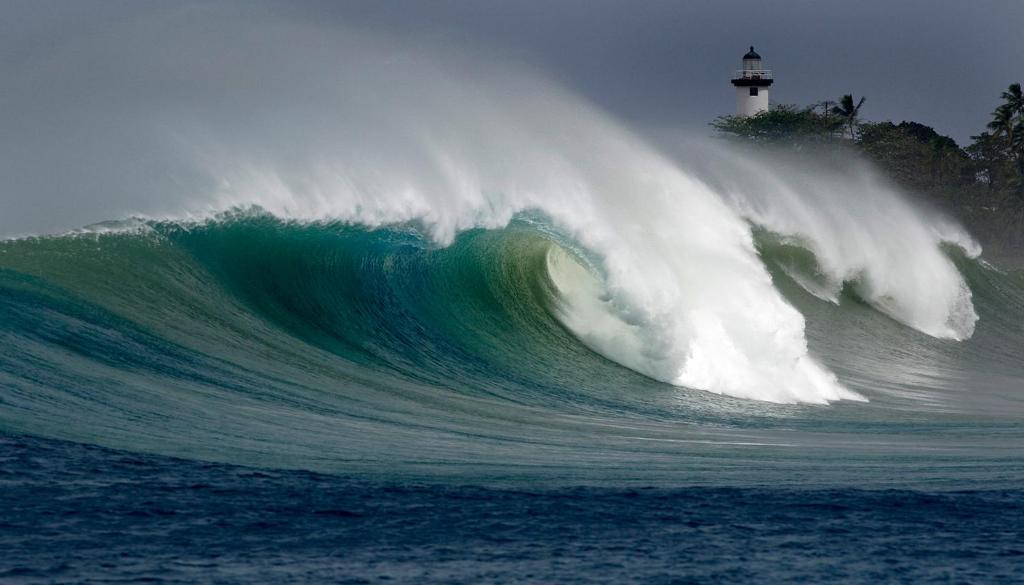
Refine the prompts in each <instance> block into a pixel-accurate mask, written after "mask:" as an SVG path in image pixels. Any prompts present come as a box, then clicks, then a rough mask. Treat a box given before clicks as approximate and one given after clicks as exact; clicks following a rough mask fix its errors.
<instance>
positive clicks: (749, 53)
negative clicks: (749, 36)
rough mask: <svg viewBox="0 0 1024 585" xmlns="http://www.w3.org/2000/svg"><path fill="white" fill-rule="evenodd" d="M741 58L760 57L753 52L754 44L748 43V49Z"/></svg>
mask: <svg viewBox="0 0 1024 585" xmlns="http://www.w3.org/2000/svg"><path fill="white" fill-rule="evenodd" d="M743 58H744V59H760V58H761V55H758V54H757V53H755V52H754V45H750V51H749V52H748V53H747V54H746V55H743Z"/></svg>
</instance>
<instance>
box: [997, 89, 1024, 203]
mask: <svg viewBox="0 0 1024 585" xmlns="http://www.w3.org/2000/svg"><path fill="white" fill-rule="evenodd" d="M1000 97H1002V98H1003V100H1005V102H1004V103H1003V104H1002V105H1000V106H999V107H998V108H996V111H994V112H992V121H991V122H989V123H988V127H989V129H991V130H992V132H993V134H995V135H996V136H1005V137H1006V146H1007V147H1008V149H1009V151H1010V153H1012V154H1011V156H1012V157H1013V159H1014V160H1015V161H1016V163H1017V174H1018V175H1019V177H1018V181H1019V183H1018V184H1019V185H1020V187H1021V188H1022V189H1024V92H1022V91H1021V87H1020V84H1019V83H1014V84H1012V85H1010V87H1008V88H1007V89H1006V91H1004V92H1003V94H1002V96H1000Z"/></svg>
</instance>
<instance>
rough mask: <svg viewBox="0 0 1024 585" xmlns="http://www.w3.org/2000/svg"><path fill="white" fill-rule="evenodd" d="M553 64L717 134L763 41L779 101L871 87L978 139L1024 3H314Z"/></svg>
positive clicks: (586, 83) (621, 111) (901, 109)
mask: <svg viewBox="0 0 1024 585" xmlns="http://www.w3.org/2000/svg"><path fill="white" fill-rule="evenodd" d="M300 10H302V12H304V13H305V14H307V15H309V16H310V17H319V18H328V19H333V20H338V21H348V22H359V23H365V25H366V26H372V27H381V28H387V29H392V30H400V31H402V32H403V33H404V34H406V35H409V36H417V35H422V36H434V37H440V38H443V39H445V41H446V42H448V43H451V44H454V45H460V46H464V47H466V49H467V50H473V48H474V47H479V46H490V47H498V48H499V50H501V51H504V52H506V53H510V54H515V55H517V56H518V58H520V59H522V60H524V61H529V62H531V63H536V64H540V65H541V66H543V67H545V68H547V69H548V70H550V71H551V72H552V73H553V75H554V76H556V77H557V78H558V79H560V80H562V81H563V82H565V83H567V84H569V85H571V86H573V87H574V88H577V89H578V90H579V91H581V92H582V93H584V94H585V95H587V96H588V97H589V98H590V99H592V100H594V101H596V102H598V103H600V104H601V105H603V106H605V107H606V108H608V109H609V110H611V111H612V112H614V113H615V114H617V115H619V116H620V117H623V118H626V119H628V120H630V121H634V122H636V123H640V124H645V125H664V126H668V127H684V128H704V127H706V126H705V125H706V123H707V121H708V120H710V119H712V118H714V117H715V116H717V115H720V114H730V113H732V111H733V108H734V90H733V87H732V86H731V85H730V84H729V76H730V74H731V72H732V70H733V69H736V68H738V67H739V61H740V58H741V56H742V55H743V54H744V53H745V52H746V50H747V47H748V46H749V45H754V46H755V47H756V48H757V51H758V52H759V53H760V54H761V55H762V57H764V58H765V60H766V62H767V63H768V65H769V66H770V67H771V68H772V69H774V71H775V77H776V82H775V85H774V86H773V88H772V99H773V101H775V102H776V103H798V104H808V103H812V102H816V101H820V100H823V99H826V98H835V97H837V96H839V95H841V94H843V93H854V94H856V95H858V96H860V95H866V96H867V98H868V101H867V102H866V105H865V108H864V115H865V116H866V117H868V118H871V119H878V120H884V119H892V120H894V121H900V120H903V119H912V120H917V121H920V122H922V123H925V124H929V125H932V126H934V127H935V128H937V129H938V130H939V131H940V132H943V133H948V134H950V135H952V136H953V137H954V138H956V139H957V140H958V141H961V142H962V141H965V140H967V139H968V137H969V136H970V135H971V134H974V133H977V132H978V131H979V130H980V129H982V127H983V126H984V124H985V123H986V122H987V116H988V114H989V112H991V110H992V109H993V108H994V107H995V105H996V103H997V98H998V95H999V92H1000V91H1002V90H1003V89H1005V88H1006V86H1007V85H1009V84H1010V83H1013V82H1018V81H1021V80H1022V78H1024V1H1022V0H992V1H986V0H972V1H963V0H927V1H925V0H916V1H899V0H857V1H850V0H842V1H838V0H778V1H772V2H765V1H749V0H688V1H642V2H639V1H633V2H627V1H607V0H562V1H543V2H524V1H516V2H488V1H433V2H423V1H420V0H410V1H404V2H367V3H361V4H360V3H336V2H323V3H320V4H318V5H308V6H306V7H304V8H302V9H300Z"/></svg>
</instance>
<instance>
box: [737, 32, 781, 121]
mask: <svg viewBox="0 0 1024 585" xmlns="http://www.w3.org/2000/svg"><path fill="white" fill-rule="evenodd" d="M732 84H733V85H735V86H736V115H737V116H754V115H756V114H759V113H761V112H764V111H766V110H767V109H768V88H769V87H771V85H772V72H771V71H770V70H768V69H765V68H764V66H763V65H762V64H761V55H758V54H757V53H755V52H754V47H750V51H749V52H748V53H747V54H746V55H743V69H740V70H739V71H737V72H736V73H735V74H733V76H732Z"/></svg>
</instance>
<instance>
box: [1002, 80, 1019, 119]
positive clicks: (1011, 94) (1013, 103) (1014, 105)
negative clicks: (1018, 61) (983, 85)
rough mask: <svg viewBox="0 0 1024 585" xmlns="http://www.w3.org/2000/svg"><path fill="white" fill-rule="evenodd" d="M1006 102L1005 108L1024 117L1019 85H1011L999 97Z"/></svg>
mask: <svg viewBox="0 0 1024 585" xmlns="http://www.w3.org/2000/svg"><path fill="white" fill-rule="evenodd" d="M1001 97H1002V98H1003V99H1004V100H1006V104H1005V105H1006V106H1007V107H1008V108H1010V110H1011V111H1012V112H1015V113H1016V114H1017V115H1024V92H1021V89H1020V84H1019V83H1014V84H1011V85H1010V87H1009V88H1007V90H1006V91H1004V92H1003V95H1002V96H1001Z"/></svg>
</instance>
